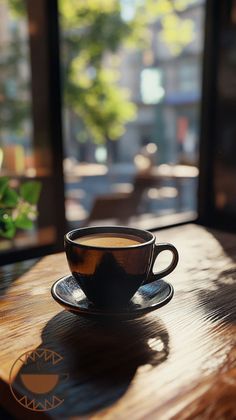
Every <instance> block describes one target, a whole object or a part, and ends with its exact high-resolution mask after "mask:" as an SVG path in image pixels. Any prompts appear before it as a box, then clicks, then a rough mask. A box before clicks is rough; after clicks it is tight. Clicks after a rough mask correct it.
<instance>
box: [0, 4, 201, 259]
mask: <svg viewBox="0 0 236 420" xmlns="http://www.w3.org/2000/svg"><path fill="white" fill-rule="evenodd" d="M40 19H41V26H39V23H40ZM43 19H44V17H43V14H42V10H41V9H40V6H36V5H34V10H33V6H32V2H31V1H30V0H28V1H23V0H0V170H1V178H0V180H1V181H0V200H2V201H0V250H2V251H4V250H9V249H11V248H12V247H15V248H21V247H26V246H36V245H38V244H39V245H47V244H50V243H53V241H55V240H56V236H57V231H56V227H55V226H54V225H55V208H53V204H51V202H52V201H53V200H54V199H53V197H54V196H55V191H54V185H55V184H54V182H55V176H56V173H55V165H54V163H53V162H54V161H55V159H58V160H60V161H61V160H62V156H61V149H60V147H59V149H57V145H56V144H55V143H56V142H55V141H54V143H53V142H51V140H50V135H49V134H48V130H47V126H49V125H50V123H49V122H47V113H50V112H52V110H51V108H50V107H51V105H50V101H49V96H48V90H49V89H50V79H48V78H47V74H46V72H47V65H48V56H47V54H46V52H45V47H43V41H45V43H47V38H45V37H47V27H46V24H45V23H44V21H43ZM204 19H205V2H204V1H203V0H172V1H170V0H109V1H106V0H86V1H82V0H76V1H75V0H59V2H58V23H59V30H60V77H61V92H62V108H61V115H62V130H63V136H62V137H63V162H61V163H62V166H63V171H64V177H63V182H64V191H62V190H61V195H64V197H65V216H66V221H67V229H71V228H75V227H80V226H84V225H87V224H100V223H102V224H111V223H112V224H117V223H118V224H132V225H135V226H140V227H144V228H151V227H158V226H163V225H168V224H173V223H175V222H176V221H184V220H189V219H191V218H194V217H195V215H196V211H197V185H198V160H199V130H200V104H201V94H202V92H201V86H202V64H203V43H204V42H203V41H204ZM44 26H45V32H43V30H41V29H39V28H44ZM40 31H41V32H40ZM45 34H46V35H45ZM49 61H50V60H49ZM45 63H46V64H45ZM49 64H50V63H49ZM45 127H46V128H45ZM59 140H60V139H59V138H58V142H59ZM57 151H58V152H57ZM57 153H58V154H57ZM59 178H60V177H59ZM59 178H58V183H59V182H60V179H59ZM22 185H23V187H22ZM4 191H5V192H4ZM35 191H36V193H35ZM59 193H60V192H58V194H59ZM55 200H56V199H55ZM63 200H64V198H63ZM62 207H63V206H62ZM63 211H64V210H63Z"/></svg>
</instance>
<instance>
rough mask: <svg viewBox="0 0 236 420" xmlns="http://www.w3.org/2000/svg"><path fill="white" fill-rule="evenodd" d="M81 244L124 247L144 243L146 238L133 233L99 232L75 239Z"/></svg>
mask: <svg viewBox="0 0 236 420" xmlns="http://www.w3.org/2000/svg"><path fill="white" fill-rule="evenodd" d="M73 241H74V242H76V243H77V244H80V245H88V246H97V247H107V248H109V247H112V248H123V247H129V246H133V245H139V244H142V243H144V242H145V241H144V239H142V238H140V237H138V236H133V235H122V234H121V233H120V234H119V233H97V234H94V235H87V236H82V237H81V238H76V239H73Z"/></svg>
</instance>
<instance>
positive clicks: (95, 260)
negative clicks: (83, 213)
mask: <svg viewBox="0 0 236 420" xmlns="http://www.w3.org/2000/svg"><path fill="white" fill-rule="evenodd" d="M155 240H156V238H155V236H154V235H153V233H151V232H148V231H145V230H141V229H135V228H130V227H121V226H101V227H87V228H81V229H75V230H72V231H71V232H69V233H67V234H66V235H65V251H66V256H67V260H68V264H69V267H70V270H71V273H72V275H73V276H74V277H75V279H76V280H77V281H78V284H79V286H80V287H81V289H82V290H83V292H84V293H85V295H86V296H87V298H88V299H89V300H90V301H91V302H92V303H93V304H94V305H96V306H98V307H110V308H111V307H119V306H123V305H126V304H127V303H128V302H129V301H130V299H131V298H132V297H133V295H134V294H135V293H136V291H137V290H138V288H139V287H140V286H141V285H143V284H147V283H151V282H153V281H156V280H158V279H160V278H162V277H164V276H166V275H168V274H170V273H171V272H172V271H173V270H174V268H175V267H176V265H177V263H178V251H177V250H176V248H175V247H174V245H172V244H169V243H164V244H156V243H155ZM166 250H169V251H171V252H172V255H173V258H172V261H171V263H170V265H169V266H168V267H167V268H166V269H164V270H162V271H161V272H159V273H153V272H152V269H153V265H154V262H155V260H156V258H157V256H158V255H159V254H160V252H162V251H166Z"/></svg>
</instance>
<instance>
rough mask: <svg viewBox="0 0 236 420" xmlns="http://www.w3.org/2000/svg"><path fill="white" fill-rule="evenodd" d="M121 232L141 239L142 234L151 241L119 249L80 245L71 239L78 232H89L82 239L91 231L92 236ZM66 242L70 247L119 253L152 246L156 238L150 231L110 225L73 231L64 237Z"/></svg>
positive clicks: (115, 247)
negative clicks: (93, 234)
mask: <svg viewBox="0 0 236 420" xmlns="http://www.w3.org/2000/svg"><path fill="white" fill-rule="evenodd" d="M120 230H125V231H126V233H128V232H130V234H131V235H134V236H140V237H142V236H141V234H142V235H144V234H146V235H149V236H150V239H149V240H147V241H145V242H141V243H140V244H137V245H129V246H119V247H117V246H95V245H86V244H79V243H77V242H75V241H74V240H73V239H71V236H72V235H74V234H75V233H76V232H81V233H83V232H88V233H87V234H86V235H81V237H82V236H87V235H89V233H90V231H91V234H92V233H100V232H107V233H108V232H110V233H112V232H114V233H115V232H117V233H118V232H119V231H120ZM64 240H65V242H67V243H68V244H70V245H73V246H75V247H76V248H84V249H90V248H91V249H97V250H103V251H104V250H105V249H111V250H114V251H115V250H116V251H119V250H126V249H127V250H128V249H129V250H130V249H137V248H143V247H145V246H147V245H151V244H152V243H154V242H155V240H156V237H155V236H154V234H153V233H152V232H150V231H148V230H144V229H138V228H132V227H129V226H118V225H110V226H87V227H83V228H77V229H73V230H70V231H69V232H67V233H66V234H65V235H64Z"/></svg>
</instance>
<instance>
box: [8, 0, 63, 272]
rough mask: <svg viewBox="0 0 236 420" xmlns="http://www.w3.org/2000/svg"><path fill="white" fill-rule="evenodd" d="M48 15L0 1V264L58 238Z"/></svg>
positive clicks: (42, 7)
mask: <svg viewBox="0 0 236 420" xmlns="http://www.w3.org/2000/svg"><path fill="white" fill-rule="evenodd" d="M53 3H54V2H53ZM49 18H50V10H49V9H48V8H47V7H46V2H39V3H37V5H35V4H34V6H33V7H32V3H31V2H28V3H27V4H26V2H24V1H18V2H8V1H5V0H1V1H0V263H1V264H2V263H6V262H7V261H11V260H14V259H20V258H26V257H30V256H32V255H36V254H40V253H42V252H49V251H53V250H56V249H60V247H61V245H62V236H63V230H62V231H61V230H60V227H61V228H62V229H64V228H63V226H64V223H63V217H64V216H63V212H64V201H63V183H62V172H61V171H60V165H61V162H60V160H59V162H58V161H56V160H55V155H57V158H59V159H60V158H61V156H62V154H61V143H60V132H59V131H58V129H57V125H56V124H55V122H54V121H53V118H54V117H55V118H57V116H58V114H57V113H58V106H59V103H57V102H56V101H57V99H58V95H59V92H58V90H55V91H54V87H55V86H54V84H53V83H51V82H50V80H51V74H52V73H53V74H54V80H56V74H57V70H56V71H55V68H54V69H53V71H52V64H53V60H54V58H53V54H52V53H51V49H52V51H54V50H53V48H52V47H53V46H52V45H51V38H50V31H49V32H48V26H47V22H48V19H49ZM52 30H53V28H51V31H52ZM47 48H50V60H48V57H49V54H48V53H49V50H47ZM54 61H55V60H54ZM49 86H50V89H49ZM57 88H58V87H57ZM55 92H56V93H55ZM52 109H53V113H54V114H53V115H52ZM59 111H60V109H59ZM59 116H60V112H59ZM59 122H60V120H59ZM55 136H56V138H57V142H55ZM59 244H61V245H59Z"/></svg>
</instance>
